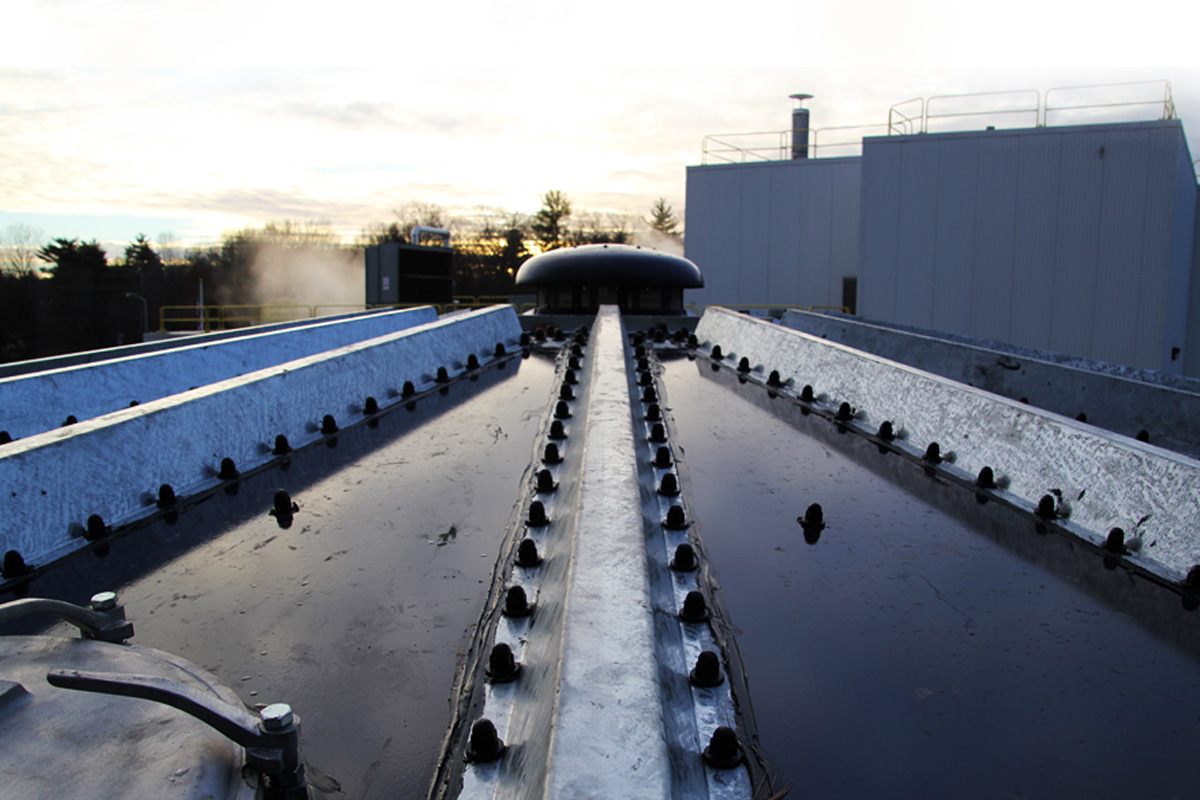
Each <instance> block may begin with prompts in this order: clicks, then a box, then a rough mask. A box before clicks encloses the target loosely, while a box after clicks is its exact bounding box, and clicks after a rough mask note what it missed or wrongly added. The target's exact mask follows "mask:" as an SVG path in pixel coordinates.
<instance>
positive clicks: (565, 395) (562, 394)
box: [558, 383, 575, 400]
mask: <svg viewBox="0 0 1200 800" xmlns="http://www.w3.org/2000/svg"><path fill="white" fill-rule="evenodd" d="M558 396H559V398H561V399H563V400H574V399H575V392H574V391H573V390H572V389H571V384H569V383H564V384H563V385H562V388H561V389H559V391H558Z"/></svg>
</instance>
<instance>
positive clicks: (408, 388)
mask: <svg viewBox="0 0 1200 800" xmlns="http://www.w3.org/2000/svg"><path fill="white" fill-rule="evenodd" d="M416 393H417V387H416V386H414V385H413V382H412V381H405V382H404V386H403V388H401V389H400V396H401V397H412V396H413V395H414V394H416Z"/></svg>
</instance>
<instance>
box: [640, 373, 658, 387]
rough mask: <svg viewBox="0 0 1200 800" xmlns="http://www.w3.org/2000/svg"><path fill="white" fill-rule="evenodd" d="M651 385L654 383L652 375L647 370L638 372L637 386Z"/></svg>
mask: <svg viewBox="0 0 1200 800" xmlns="http://www.w3.org/2000/svg"><path fill="white" fill-rule="evenodd" d="M652 385H654V376H653V375H651V374H650V373H649V372H639V373H638V386H652Z"/></svg>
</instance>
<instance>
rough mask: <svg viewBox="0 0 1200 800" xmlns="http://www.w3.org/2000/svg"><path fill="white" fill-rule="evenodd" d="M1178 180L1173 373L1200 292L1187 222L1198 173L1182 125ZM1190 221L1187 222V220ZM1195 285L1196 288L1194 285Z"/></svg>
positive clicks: (1170, 309)
mask: <svg viewBox="0 0 1200 800" xmlns="http://www.w3.org/2000/svg"><path fill="white" fill-rule="evenodd" d="M1175 141H1176V146H1175V181H1174V198H1173V203H1172V209H1171V222H1172V224H1171V268H1170V275H1169V277H1168V279H1167V280H1168V283H1167V326H1166V333H1165V335H1164V338H1165V339H1166V341H1165V342H1164V344H1163V363H1164V369H1166V370H1167V371H1169V372H1174V373H1180V372H1182V371H1183V365H1184V359H1185V357H1186V356H1185V355H1184V353H1182V352H1181V353H1180V356H1181V357H1180V358H1179V359H1178V360H1175V361H1172V360H1171V359H1170V357H1169V353H1170V350H1171V348H1172V347H1179V348H1181V350H1182V348H1183V347H1184V344H1185V343H1186V340H1187V313H1188V296H1189V294H1190V291H1200V285H1196V284H1192V283H1191V274H1192V268H1191V267H1192V243H1193V241H1194V240H1195V230H1194V229H1193V230H1188V227H1187V225H1189V224H1190V223H1191V220H1193V219H1194V218H1195V214H1196V173H1195V171H1194V167H1193V166H1192V156H1191V153H1190V152H1189V151H1188V146H1187V139H1186V138H1184V135H1183V128H1182V126H1180V127H1179V129H1178V134H1177V135H1176V137H1175ZM1185 221H1186V222H1185ZM1193 287H1194V288H1193Z"/></svg>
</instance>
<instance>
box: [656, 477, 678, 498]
mask: <svg viewBox="0 0 1200 800" xmlns="http://www.w3.org/2000/svg"><path fill="white" fill-rule="evenodd" d="M658 493H659V494H661V495H666V496H667V497H674V496H675V495H677V494H679V479H678V478H676V477H675V473H674V472H668V473H667V474H666V475H663V476H662V482H661V483H659V485H658Z"/></svg>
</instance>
